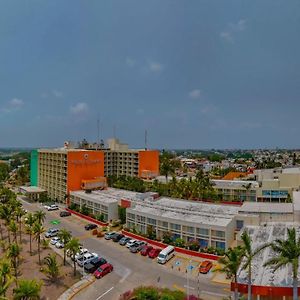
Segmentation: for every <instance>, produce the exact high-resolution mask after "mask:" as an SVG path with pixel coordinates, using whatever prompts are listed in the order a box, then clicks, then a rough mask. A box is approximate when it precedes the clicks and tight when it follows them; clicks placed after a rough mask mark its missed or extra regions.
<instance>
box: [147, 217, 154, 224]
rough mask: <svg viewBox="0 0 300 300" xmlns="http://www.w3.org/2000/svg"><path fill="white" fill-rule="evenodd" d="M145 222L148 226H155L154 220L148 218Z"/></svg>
mask: <svg viewBox="0 0 300 300" xmlns="http://www.w3.org/2000/svg"><path fill="white" fill-rule="evenodd" d="M147 222H148V224H151V225H156V220H155V219H151V218H148V220H147Z"/></svg>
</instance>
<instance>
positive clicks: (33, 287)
mask: <svg viewBox="0 0 300 300" xmlns="http://www.w3.org/2000/svg"><path fill="white" fill-rule="evenodd" d="M41 287H42V282H38V281H36V280H35V279H32V280H20V282H19V287H17V288H15V289H14V300H38V299H40V292H41Z"/></svg>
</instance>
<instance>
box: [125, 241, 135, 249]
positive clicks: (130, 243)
mask: <svg viewBox="0 0 300 300" xmlns="http://www.w3.org/2000/svg"><path fill="white" fill-rule="evenodd" d="M136 242H137V240H130V241H129V242H127V244H126V247H127V248H129V247H131V246H133V245H134V244H135V243H136Z"/></svg>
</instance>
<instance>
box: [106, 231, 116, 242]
mask: <svg viewBox="0 0 300 300" xmlns="http://www.w3.org/2000/svg"><path fill="white" fill-rule="evenodd" d="M117 234H118V233H117V232H115V231H111V232H106V233H105V235H104V238H105V239H106V240H111V239H112V238H113V237H114V236H115V235H117Z"/></svg>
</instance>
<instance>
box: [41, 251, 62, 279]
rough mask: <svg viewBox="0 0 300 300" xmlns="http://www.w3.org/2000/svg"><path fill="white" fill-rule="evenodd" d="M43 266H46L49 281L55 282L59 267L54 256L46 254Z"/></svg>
mask: <svg viewBox="0 0 300 300" xmlns="http://www.w3.org/2000/svg"><path fill="white" fill-rule="evenodd" d="M44 261H45V264H46V266H47V269H46V273H48V275H49V277H50V278H51V280H53V281H55V280H56V279H57V277H58V276H59V267H58V263H57V261H56V254H54V253H53V254H48V256H46V257H45V258H44Z"/></svg>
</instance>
